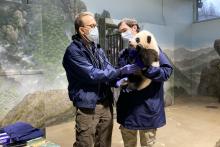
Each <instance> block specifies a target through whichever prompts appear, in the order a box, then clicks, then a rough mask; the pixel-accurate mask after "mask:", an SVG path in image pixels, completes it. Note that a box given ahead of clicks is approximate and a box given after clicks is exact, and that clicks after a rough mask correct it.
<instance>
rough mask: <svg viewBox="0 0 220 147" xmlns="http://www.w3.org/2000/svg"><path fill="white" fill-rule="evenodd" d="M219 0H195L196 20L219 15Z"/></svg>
mask: <svg viewBox="0 0 220 147" xmlns="http://www.w3.org/2000/svg"><path fill="white" fill-rule="evenodd" d="M219 8H220V1H219V0H197V11H198V21H202V20H207V19H214V18H218V17H220V9H219Z"/></svg>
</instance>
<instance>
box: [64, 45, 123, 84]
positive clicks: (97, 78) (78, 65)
mask: <svg viewBox="0 0 220 147" xmlns="http://www.w3.org/2000/svg"><path fill="white" fill-rule="evenodd" d="M71 48H73V47H71ZM63 64H64V67H65V68H69V69H71V70H69V71H70V72H73V74H76V75H77V76H78V77H79V78H81V79H82V81H86V82H87V83H88V84H97V83H100V82H101V83H106V82H109V81H111V80H113V79H115V78H117V77H118V76H119V74H120V71H119V70H116V69H115V68H114V67H112V66H111V65H107V66H106V67H105V69H103V70H101V69H98V68H95V67H94V66H93V65H92V64H91V63H90V62H89V61H88V57H86V55H85V54H84V53H83V52H82V51H80V50H75V49H74V48H73V49H72V50H71V51H70V50H67V51H66V53H65V55H64V62H63Z"/></svg>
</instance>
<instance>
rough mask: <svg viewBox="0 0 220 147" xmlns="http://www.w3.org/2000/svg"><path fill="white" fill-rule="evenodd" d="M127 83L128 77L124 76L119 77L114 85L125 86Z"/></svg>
mask: <svg viewBox="0 0 220 147" xmlns="http://www.w3.org/2000/svg"><path fill="white" fill-rule="evenodd" d="M127 84H128V78H127V77H125V78H123V79H120V80H118V81H117V82H116V86H117V87H120V86H125V85H127Z"/></svg>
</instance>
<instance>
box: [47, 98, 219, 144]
mask: <svg viewBox="0 0 220 147" xmlns="http://www.w3.org/2000/svg"><path fill="white" fill-rule="evenodd" d="M166 115H167V125H166V126H164V127H162V128H160V129H158V132H157V143H156V144H155V147H215V144H216V142H217V141H218V140H219V139H220V103H217V100H216V99H213V98H207V97H181V98H178V99H176V102H175V105H173V106H169V107H166ZM118 127H119V125H118V124H117V123H116V120H115V123H114V129H113V140H112V147H123V142H122V138H121V135H120V132H119V129H118ZM46 132H47V139H48V140H50V141H53V142H55V143H57V144H60V145H61V146H62V147H72V144H73V141H74V123H73V122H67V123H63V124H60V125H56V126H52V127H48V128H46ZM139 146H140V145H139V144H138V147H139Z"/></svg>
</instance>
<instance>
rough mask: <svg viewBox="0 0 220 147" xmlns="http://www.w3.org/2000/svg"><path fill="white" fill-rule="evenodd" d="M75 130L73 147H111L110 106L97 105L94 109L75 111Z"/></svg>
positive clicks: (111, 125)
mask: <svg viewBox="0 0 220 147" xmlns="http://www.w3.org/2000/svg"><path fill="white" fill-rule="evenodd" d="M75 128H76V142H75V143H74V144H73V146H74V147H93V146H94V147H111V139H112V128H113V109H112V106H104V105H102V104H97V105H96V108H95V109H86V108H79V109H77V112H76V127H75Z"/></svg>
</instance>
